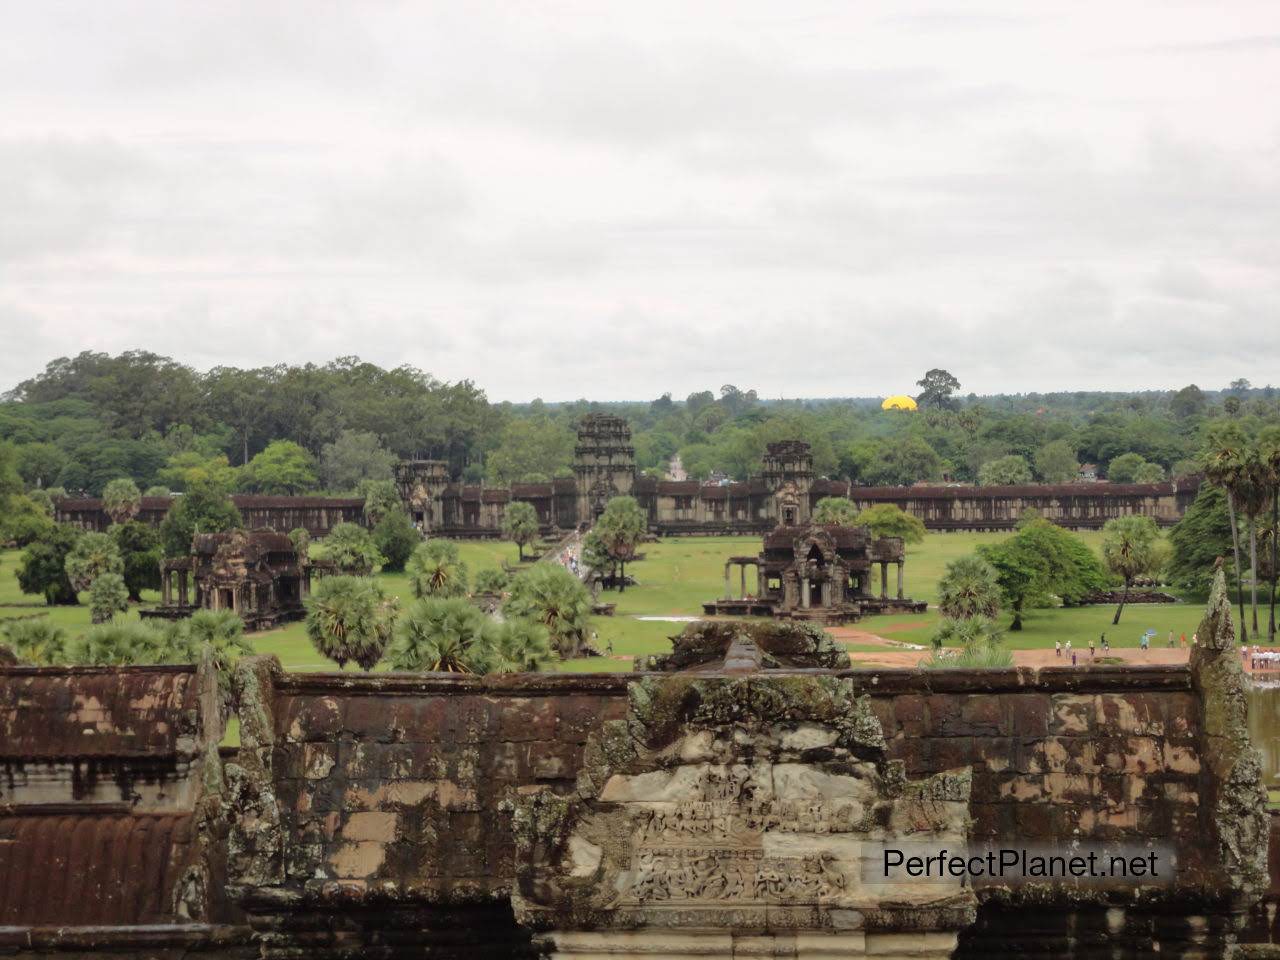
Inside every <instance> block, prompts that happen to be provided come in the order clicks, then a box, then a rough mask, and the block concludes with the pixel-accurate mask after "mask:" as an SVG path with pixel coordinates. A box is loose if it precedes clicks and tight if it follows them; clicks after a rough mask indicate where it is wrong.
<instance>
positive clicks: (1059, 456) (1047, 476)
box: [1036, 440, 1080, 483]
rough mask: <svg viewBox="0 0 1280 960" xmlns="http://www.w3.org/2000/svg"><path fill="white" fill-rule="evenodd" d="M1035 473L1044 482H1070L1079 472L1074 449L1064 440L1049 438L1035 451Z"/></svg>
mask: <svg viewBox="0 0 1280 960" xmlns="http://www.w3.org/2000/svg"><path fill="white" fill-rule="evenodd" d="M1036 473H1038V474H1040V479H1041V480H1043V481H1044V482H1045V483H1070V482H1071V481H1072V480H1074V479H1076V476H1077V475H1078V474H1079V473H1080V463H1079V461H1078V460H1077V459H1076V451H1075V448H1074V447H1073V446H1071V444H1070V443H1069V442H1067V441H1066V440H1051V441H1049V442H1048V443H1046V444H1045V445H1044V446H1042V447H1041V448H1040V449H1039V450H1037V451H1036Z"/></svg>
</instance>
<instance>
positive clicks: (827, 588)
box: [822, 580, 831, 607]
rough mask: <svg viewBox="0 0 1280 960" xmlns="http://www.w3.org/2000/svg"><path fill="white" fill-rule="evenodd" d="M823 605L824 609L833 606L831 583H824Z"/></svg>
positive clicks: (826, 581) (827, 581) (824, 581)
mask: <svg viewBox="0 0 1280 960" xmlns="http://www.w3.org/2000/svg"><path fill="white" fill-rule="evenodd" d="M822 605H823V606H824V607H829V606H831V581H830V580H823V581H822Z"/></svg>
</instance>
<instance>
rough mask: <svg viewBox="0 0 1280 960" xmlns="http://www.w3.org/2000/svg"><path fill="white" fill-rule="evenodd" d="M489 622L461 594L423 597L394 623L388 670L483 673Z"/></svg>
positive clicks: (486, 656) (487, 661)
mask: <svg viewBox="0 0 1280 960" xmlns="http://www.w3.org/2000/svg"><path fill="white" fill-rule="evenodd" d="M491 622H492V621H491V620H490V619H489V618H488V617H486V616H485V615H484V613H482V612H481V611H480V610H479V609H477V608H476V607H474V606H472V605H471V604H470V603H468V602H467V601H466V600H464V599H462V598H461V597H431V596H428V597H423V598H421V599H418V600H415V601H414V602H413V603H412V604H410V605H409V609H408V610H406V611H405V613H404V616H402V617H401V618H400V619H399V620H398V621H397V622H396V626H395V635H394V640H393V641H392V644H391V648H390V650H388V652H387V663H388V664H389V665H390V667H391V669H392V670H412V671H415V672H419V671H424V670H428V671H433V672H441V673H487V672H488V666H489V644H488V642H487V641H486V638H485V630H486V628H487V627H488V625H489V624H490V623H491Z"/></svg>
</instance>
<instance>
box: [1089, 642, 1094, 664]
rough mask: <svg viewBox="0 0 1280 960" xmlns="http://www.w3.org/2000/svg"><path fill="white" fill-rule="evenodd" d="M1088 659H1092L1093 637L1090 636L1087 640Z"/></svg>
mask: <svg viewBox="0 0 1280 960" xmlns="http://www.w3.org/2000/svg"><path fill="white" fill-rule="evenodd" d="M1089 659H1090V660H1092V659H1093V639H1092V638H1090V640H1089Z"/></svg>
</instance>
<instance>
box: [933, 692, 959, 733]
mask: <svg viewBox="0 0 1280 960" xmlns="http://www.w3.org/2000/svg"><path fill="white" fill-rule="evenodd" d="M925 705H926V708H927V710H928V716H929V731H928V732H929V733H930V734H932V735H933V736H935V737H951V736H956V733H955V728H956V725H957V724H958V723H959V722H960V701H959V699H958V698H957V697H956V696H954V695H952V694H945V693H935V694H931V695H930V696H928V697H927V698H926V699H925Z"/></svg>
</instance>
